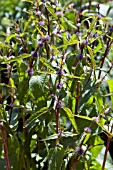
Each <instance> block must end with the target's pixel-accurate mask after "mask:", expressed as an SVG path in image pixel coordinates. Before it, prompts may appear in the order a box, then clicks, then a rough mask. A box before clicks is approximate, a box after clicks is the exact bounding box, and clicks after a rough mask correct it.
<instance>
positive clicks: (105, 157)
mask: <svg viewBox="0 0 113 170" xmlns="http://www.w3.org/2000/svg"><path fill="white" fill-rule="evenodd" d="M110 142H111V138H110V137H108V140H107V146H106V150H105V155H104V160H103V165H102V170H104V168H105V164H106V159H107V153H108V150H109V145H110Z"/></svg>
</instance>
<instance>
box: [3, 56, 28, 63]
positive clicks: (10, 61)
mask: <svg viewBox="0 0 113 170" xmlns="http://www.w3.org/2000/svg"><path fill="white" fill-rule="evenodd" d="M29 57H31V55H29V54H22V55H20V56H18V57H15V58H12V59H8V60H7V61H4V62H2V64H8V63H12V62H14V61H18V60H21V59H24V58H29Z"/></svg>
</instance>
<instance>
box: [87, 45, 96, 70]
mask: <svg viewBox="0 0 113 170" xmlns="http://www.w3.org/2000/svg"><path fill="white" fill-rule="evenodd" d="M87 48H88V51H89V54H90V58H91V62H92V68H93V69H95V66H96V62H95V58H94V53H93V50H92V48H91V47H90V46H87Z"/></svg>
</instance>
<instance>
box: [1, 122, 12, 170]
mask: <svg viewBox="0 0 113 170" xmlns="http://www.w3.org/2000/svg"><path fill="white" fill-rule="evenodd" d="M0 130H1V133H2V140H3V149H4V157H5V162H6V170H10V163H9V157H8V148H7V142H6V140H7V133H6V131H5V130H4V128H3V125H1V126H0Z"/></svg>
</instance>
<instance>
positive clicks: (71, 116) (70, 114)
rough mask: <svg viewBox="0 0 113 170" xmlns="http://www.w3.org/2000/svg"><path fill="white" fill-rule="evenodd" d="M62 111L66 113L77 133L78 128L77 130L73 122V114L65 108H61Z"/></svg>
mask: <svg viewBox="0 0 113 170" xmlns="http://www.w3.org/2000/svg"><path fill="white" fill-rule="evenodd" d="M63 110H64V111H65V112H66V114H67V116H68V118H69V120H70V122H71V123H72V125H73V127H74V129H75V130H76V133H79V132H78V128H77V124H76V121H75V117H74V114H73V113H72V112H71V110H70V109H69V108H67V107H63Z"/></svg>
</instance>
